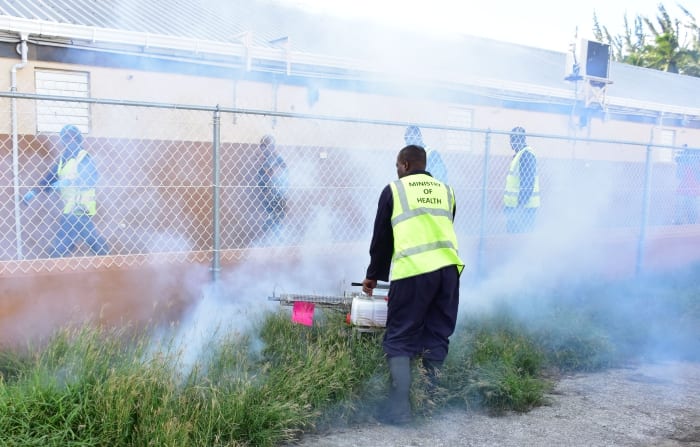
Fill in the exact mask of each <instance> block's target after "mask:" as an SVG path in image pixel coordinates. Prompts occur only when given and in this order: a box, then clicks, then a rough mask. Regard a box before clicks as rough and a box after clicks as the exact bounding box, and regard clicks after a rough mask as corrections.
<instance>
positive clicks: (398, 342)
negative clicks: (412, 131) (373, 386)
mask: <svg viewBox="0 0 700 447" xmlns="http://www.w3.org/2000/svg"><path fill="white" fill-rule="evenodd" d="M425 166H426V154H425V150H424V149H423V148H422V147H420V146H416V145H409V146H406V147H404V148H403V149H401V151H400V152H399V154H398V157H397V160H396V171H397V174H398V177H399V179H398V180H397V181H394V182H392V183H390V184H389V185H387V186H386V187H385V188H384V190H383V191H382V193H381V195H380V197H379V204H378V207H377V215H376V217H375V221H374V232H373V235H372V242H371V244H370V249H369V253H370V265H369V267H367V273H366V275H365V279H364V281H362V291H363V292H364V293H366V294H368V295H372V291H373V289H374V288H375V287H376V286H377V280H380V281H388V280H389V270H391V284H390V286H389V302H388V308H387V319H386V331H385V333H384V339H383V342H382V347H383V349H384V353H385V354H386V357H387V361H388V363H389V372H390V374H391V380H392V383H391V393H390V395H389V398H388V399H387V404H386V405H385V406H384V408H382V409H381V412H380V413H379V414H378V417H379V419H380V420H382V421H384V422H386V423H389V424H395V425H404V424H407V423H409V422H410V421H411V420H412V415H411V406H410V400H409V390H410V386H411V367H410V360H411V358H412V357H417V356H419V357H422V362H423V365H424V367H425V369H426V371H427V372H428V375H429V378H430V379H431V383H432V384H434V383H435V381H436V379H437V377H438V374H439V370H440V368H441V366H442V363H443V361H444V360H445V357H446V356H447V350H448V344H449V337H450V336H451V335H452V333H453V332H454V329H455V325H456V322H457V309H458V306H459V278H460V275H461V273H462V270H463V269H464V263H463V262H462V260H461V259H460V257H459V255H458V253H457V248H458V247H457V236H456V234H455V230H454V225H453V220H454V215H455V210H456V206H455V194H454V190H453V189H452V188H451V187H450V186H448V185H446V184H445V183H442V182H440V181H438V180H437V179H435V178H433V177H432V176H431V175H430V174H429V173H428V172H427V171H426V170H425Z"/></svg>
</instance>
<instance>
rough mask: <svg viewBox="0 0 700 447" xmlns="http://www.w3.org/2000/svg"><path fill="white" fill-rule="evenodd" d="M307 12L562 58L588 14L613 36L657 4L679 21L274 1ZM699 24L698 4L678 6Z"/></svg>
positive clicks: (579, 12) (567, 5) (605, 1)
mask: <svg viewBox="0 0 700 447" xmlns="http://www.w3.org/2000/svg"><path fill="white" fill-rule="evenodd" d="M277 1H278V2H281V3H286V4H290V5H296V6H298V7H301V8H303V9H306V10H308V11H314V12H322V13H327V14H332V15H338V16H344V17H353V18H364V19H368V20H378V21H382V22H386V23H388V24H393V25H402V26H403V25H405V26H408V27H411V28H415V27H422V28H423V29H424V30H426V31H428V32H430V33H461V34H469V35H475V36H481V37H487V38H491V39H497V40H503V41H507V42H514V43H520V44H523V45H528V46H533V47H537V48H545V49H549V50H554V51H561V52H568V51H570V48H571V47H570V45H571V43H572V42H574V41H576V42H580V39H582V38H586V39H593V32H592V29H593V13H594V11H595V13H596V14H597V16H598V19H599V23H600V24H601V25H602V26H606V27H607V28H608V30H609V31H610V32H611V33H612V34H613V35H617V34H622V32H623V30H624V17H625V14H627V17H628V18H629V21H630V22H632V21H633V19H634V17H635V16H637V15H642V16H647V17H649V18H652V19H654V21H655V18H656V15H657V11H658V4H659V3H663V4H664V5H665V6H666V10H667V11H668V12H669V14H670V15H671V17H672V18H683V17H684V16H683V13H682V12H681V11H680V9H679V8H678V7H677V2H676V1H675V0H674V1H663V2H661V1H659V0H635V1H634V2H623V1H620V0H579V1H571V0H529V1H522V0H490V1H489V0H486V1H474V0H471V1H469V0H466V1H465V0H430V1H419V0H277ZM680 3H681V4H682V5H683V6H684V7H685V8H687V9H688V10H690V11H691V12H692V13H694V14H695V16H696V18H698V19H700V0H683V1H681V2H680Z"/></svg>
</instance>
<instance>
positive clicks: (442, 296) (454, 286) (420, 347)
mask: <svg viewBox="0 0 700 447" xmlns="http://www.w3.org/2000/svg"><path fill="white" fill-rule="evenodd" d="M388 304H389V305H388V310H387V319H386V331H385V332H384V341H383V343H382V347H383V348H384V353H385V354H386V355H387V357H405V356H408V357H413V356H415V355H419V354H423V356H424V358H426V359H428V360H434V361H439V362H441V361H443V360H445V357H446V356H447V350H448V345H449V337H450V335H452V333H453V332H454V330H455V325H456V324H457V310H458V307H459V273H458V271H457V267H456V266H454V265H451V266H447V267H443V268H441V269H440V270H436V271H434V272H430V273H425V274H422V275H418V276H412V277H410V278H404V279H400V280H395V281H391V284H390V286H389V303H388Z"/></svg>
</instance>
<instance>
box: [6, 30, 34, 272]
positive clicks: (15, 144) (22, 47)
mask: <svg viewBox="0 0 700 447" xmlns="http://www.w3.org/2000/svg"><path fill="white" fill-rule="evenodd" d="M28 38H29V36H28V34H26V33H20V43H19V45H18V46H19V52H20V54H21V56H22V61H21V62H20V63H18V64H14V65H13V66H12V69H11V70H10V91H11V92H16V91H17V70H21V69H22V68H24V67H25V66H26V65H27V39H28ZM10 120H11V121H12V178H13V186H14V199H15V234H16V236H17V237H16V242H17V259H23V258H24V254H23V253H22V223H21V217H22V214H21V212H20V206H21V204H20V200H22V198H21V197H20V194H19V139H18V135H17V133H18V130H17V98H12V99H11V118H10Z"/></svg>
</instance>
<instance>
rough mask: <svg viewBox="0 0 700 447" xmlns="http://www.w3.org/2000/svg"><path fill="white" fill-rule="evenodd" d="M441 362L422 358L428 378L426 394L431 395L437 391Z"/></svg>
mask: <svg viewBox="0 0 700 447" xmlns="http://www.w3.org/2000/svg"><path fill="white" fill-rule="evenodd" d="M442 363H443V362H441V361H438V360H429V359H426V358H424V359H423V368H425V375H426V378H427V379H428V394H429V395H431V396H433V395H435V393H436V392H437V389H438V382H439V381H440V372H441V370H442Z"/></svg>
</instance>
